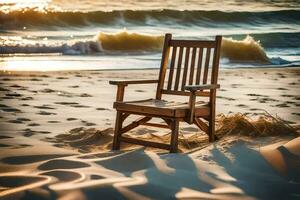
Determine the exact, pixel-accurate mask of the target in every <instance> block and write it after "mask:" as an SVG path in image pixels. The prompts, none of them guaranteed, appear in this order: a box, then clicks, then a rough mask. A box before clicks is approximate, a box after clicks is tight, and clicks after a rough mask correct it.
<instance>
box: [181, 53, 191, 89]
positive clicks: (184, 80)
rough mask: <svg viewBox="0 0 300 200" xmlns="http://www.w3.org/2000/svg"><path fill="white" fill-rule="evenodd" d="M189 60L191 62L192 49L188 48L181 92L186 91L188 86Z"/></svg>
mask: <svg viewBox="0 0 300 200" xmlns="http://www.w3.org/2000/svg"><path fill="white" fill-rule="evenodd" d="M189 60H190V47H187V48H186V51H185V60H184V61H185V62H184V70H183V75H182V83H181V90H182V91H183V90H184V86H185V84H186V77H187V72H188V68H189Z"/></svg>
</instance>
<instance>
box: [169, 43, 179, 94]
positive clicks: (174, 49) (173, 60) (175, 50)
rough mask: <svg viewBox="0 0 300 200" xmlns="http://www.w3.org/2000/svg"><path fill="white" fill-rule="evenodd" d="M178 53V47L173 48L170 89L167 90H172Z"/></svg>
mask: <svg viewBox="0 0 300 200" xmlns="http://www.w3.org/2000/svg"><path fill="white" fill-rule="evenodd" d="M176 52H177V47H173V51H172V59H171V64H170V73H169V80H168V88H167V89H168V90H171V88H172V82H173V74H174V68H175V60H176Z"/></svg>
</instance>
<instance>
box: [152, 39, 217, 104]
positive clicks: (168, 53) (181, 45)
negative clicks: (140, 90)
mask: <svg viewBox="0 0 300 200" xmlns="http://www.w3.org/2000/svg"><path fill="white" fill-rule="evenodd" d="M221 41H222V36H216V38H215V40H213V41H203V40H173V39H172V35H171V34H169V33H167V34H166V35H165V40H164V46H163V52H162V60H161V66H160V73H159V83H158V85H157V92H156V99H161V96H162V94H169V95H190V92H189V91H185V90H184V86H186V85H199V84H217V81H218V71H219V60H220V51H221ZM167 69H169V70H167ZM197 95H198V96H209V92H204V91H200V92H198V93H197Z"/></svg>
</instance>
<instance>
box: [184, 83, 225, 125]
mask: <svg viewBox="0 0 300 200" xmlns="http://www.w3.org/2000/svg"><path fill="white" fill-rule="evenodd" d="M217 88H220V85H219V84H204V85H187V86H185V87H184V89H185V90H190V91H191V94H190V99H189V108H190V116H189V118H188V123H190V124H192V123H193V122H194V114H195V102H196V92H197V91H198V90H205V89H210V90H214V89H217ZM213 94H215V92H211V95H213Z"/></svg>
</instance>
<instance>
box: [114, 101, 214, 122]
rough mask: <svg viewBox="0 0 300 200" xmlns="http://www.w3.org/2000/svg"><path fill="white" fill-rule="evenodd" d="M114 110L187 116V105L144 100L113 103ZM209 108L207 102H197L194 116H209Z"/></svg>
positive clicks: (167, 115) (155, 114) (154, 114)
mask: <svg viewBox="0 0 300 200" xmlns="http://www.w3.org/2000/svg"><path fill="white" fill-rule="evenodd" d="M114 108H115V109H116V110H118V111H122V112H129V113H133V114H149V115H153V116H166V117H179V118H182V117H186V116H188V115H189V110H190V109H189V105H188V103H181V102H174V101H166V100H157V99H145V100H141V101H127V102H126V101H125V102H115V103H114ZM209 111H210V107H209V105H208V103H207V102H203V101H199V102H196V105H195V115H196V116H203V117H205V116H209Z"/></svg>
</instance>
